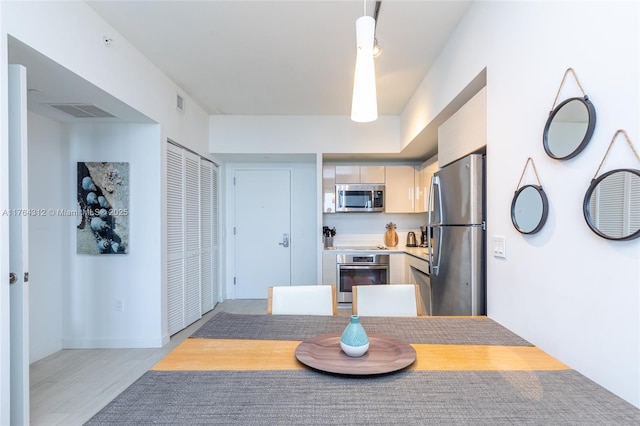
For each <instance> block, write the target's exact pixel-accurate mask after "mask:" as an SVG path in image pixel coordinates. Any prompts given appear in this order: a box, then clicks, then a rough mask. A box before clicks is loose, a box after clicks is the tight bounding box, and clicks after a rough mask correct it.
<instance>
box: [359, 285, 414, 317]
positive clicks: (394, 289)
mask: <svg viewBox="0 0 640 426" xmlns="http://www.w3.org/2000/svg"><path fill="white" fill-rule="evenodd" d="M351 291H352V294H353V302H352V313H353V314H354V315H359V316H379V317H393V316H398V317H415V316H421V315H422V303H421V299H420V287H418V286H417V285H415V284H389V285H356V286H353V288H352V289H351Z"/></svg>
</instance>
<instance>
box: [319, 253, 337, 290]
mask: <svg viewBox="0 0 640 426" xmlns="http://www.w3.org/2000/svg"><path fill="white" fill-rule="evenodd" d="M336 268H337V266H336V254H335V253H323V254H322V284H323V285H336V284H337V283H336V277H337V276H338V273H337V269H336Z"/></svg>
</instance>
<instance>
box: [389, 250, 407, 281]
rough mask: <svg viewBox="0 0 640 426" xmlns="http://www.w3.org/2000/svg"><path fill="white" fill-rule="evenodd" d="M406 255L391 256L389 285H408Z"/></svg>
mask: <svg viewBox="0 0 640 426" xmlns="http://www.w3.org/2000/svg"><path fill="white" fill-rule="evenodd" d="M406 257H407V255H406V254H404V253H398V254H394V253H391V254H389V284H407V281H406V279H407V274H406V266H405V263H406V262H405V260H406Z"/></svg>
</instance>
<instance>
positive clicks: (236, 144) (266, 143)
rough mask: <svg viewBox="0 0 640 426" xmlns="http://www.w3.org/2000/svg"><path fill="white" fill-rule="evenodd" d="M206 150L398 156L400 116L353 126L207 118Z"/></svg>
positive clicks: (325, 119)
mask: <svg viewBox="0 0 640 426" xmlns="http://www.w3.org/2000/svg"><path fill="white" fill-rule="evenodd" d="M209 126H210V128H211V131H210V135H209V137H210V141H209V148H210V150H211V152H214V153H216V154H226V153H261V152H270V153H287V154H288V153H294V154H298V153H316V152H327V153H358V154H360V153H362V152H369V153H397V152H400V143H399V135H400V132H399V127H398V126H399V117H397V116H381V117H379V118H378V120H376V121H375V122H373V123H366V124H362V123H354V122H353V121H351V119H350V118H349V117H343V116H237V115H214V116H211V117H209Z"/></svg>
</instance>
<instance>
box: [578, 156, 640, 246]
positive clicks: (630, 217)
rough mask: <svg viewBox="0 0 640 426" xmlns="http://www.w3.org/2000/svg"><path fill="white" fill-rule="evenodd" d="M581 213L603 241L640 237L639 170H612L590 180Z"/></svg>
mask: <svg viewBox="0 0 640 426" xmlns="http://www.w3.org/2000/svg"><path fill="white" fill-rule="evenodd" d="M582 211H583V213H584V218H585V220H586V221H587V224H588V225H589V228H591V230H592V231H593V232H595V233H596V234H597V235H599V236H600V237H602V238H606V239H608V240H615V241H627V240H633V239H635V238H638V237H640V170H636V169H615V170H611V171H609V172H606V173H604V174H602V175H600V176H598V177H597V178H596V179H593V180H592V181H591V184H590V185H589V188H588V189H587V192H586V193H585V196H584V203H583V205H582Z"/></svg>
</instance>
